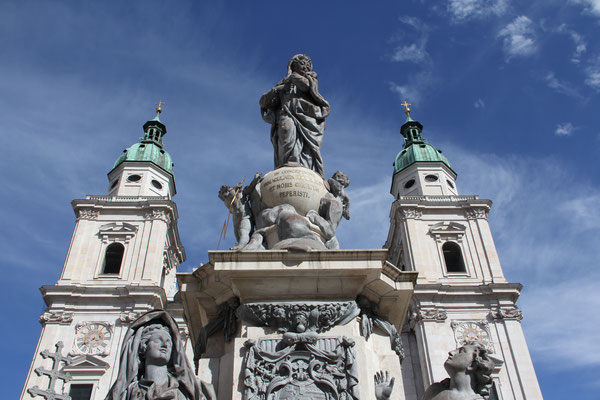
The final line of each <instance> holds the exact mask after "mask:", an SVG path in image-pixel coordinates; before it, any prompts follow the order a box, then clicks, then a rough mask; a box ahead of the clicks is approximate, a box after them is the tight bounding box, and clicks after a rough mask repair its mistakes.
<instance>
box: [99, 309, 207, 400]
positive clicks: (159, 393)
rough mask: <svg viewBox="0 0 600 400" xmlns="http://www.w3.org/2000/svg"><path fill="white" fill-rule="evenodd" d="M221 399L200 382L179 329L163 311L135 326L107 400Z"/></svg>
mask: <svg viewBox="0 0 600 400" xmlns="http://www.w3.org/2000/svg"><path fill="white" fill-rule="evenodd" d="M163 399H171V400H217V396H216V394H215V392H214V390H213V388H212V386H211V385H209V384H206V383H204V382H201V381H199V380H198V379H197V378H196V376H195V374H194V371H193V369H192V367H191V365H190V363H189V362H188V360H187V358H186V356H185V350H184V346H183V343H182V342H181V339H179V329H178V328H177V324H176V323H175V321H174V320H173V318H172V317H171V316H170V315H169V314H168V313H167V312H166V311H163V310H156V311H150V312H148V313H146V314H144V315H142V316H141V317H139V318H138V319H136V320H135V321H133V323H132V324H131V326H130V328H129V330H128V331H127V334H126V335H125V340H124V342H123V349H122V351H121V360H120V364H119V374H118V376H117V379H116V380H115V382H114V384H113V386H112V387H111V388H110V391H109V392H108V394H107V396H106V399H105V400H163Z"/></svg>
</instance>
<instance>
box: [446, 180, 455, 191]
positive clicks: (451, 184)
mask: <svg viewBox="0 0 600 400" xmlns="http://www.w3.org/2000/svg"><path fill="white" fill-rule="evenodd" d="M446 183H447V184H448V186H450V187H451V188H452V189H454V184H453V183H452V182H450V181H449V180H446Z"/></svg>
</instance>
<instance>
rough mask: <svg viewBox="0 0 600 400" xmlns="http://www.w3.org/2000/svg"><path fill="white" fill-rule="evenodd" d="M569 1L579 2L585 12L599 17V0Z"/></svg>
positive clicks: (572, 0)
mask: <svg viewBox="0 0 600 400" xmlns="http://www.w3.org/2000/svg"><path fill="white" fill-rule="evenodd" d="M569 2H570V3H574V4H581V5H583V6H584V10H585V12H587V13H589V14H592V15H595V16H598V17H600V0H570V1H569Z"/></svg>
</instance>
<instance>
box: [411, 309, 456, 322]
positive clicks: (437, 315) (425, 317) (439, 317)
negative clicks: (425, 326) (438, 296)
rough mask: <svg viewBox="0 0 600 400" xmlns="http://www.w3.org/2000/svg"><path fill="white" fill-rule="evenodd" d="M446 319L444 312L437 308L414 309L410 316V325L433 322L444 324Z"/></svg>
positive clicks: (446, 315)
mask: <svg viewBox="0 0 600 400" xmlns="http://www.w3.org/2000/svg"><path fill="white" fill-rule="evenodd" d="M447 318H448V314H447V313H446V310H441V309H439V308H428V309H422V308H419V309H416V310H413V312H412V313H411V315H410V322H411V324H415V323H417V322H419V321H434V322H444V321H445V320H446V319H447Z"/></svg>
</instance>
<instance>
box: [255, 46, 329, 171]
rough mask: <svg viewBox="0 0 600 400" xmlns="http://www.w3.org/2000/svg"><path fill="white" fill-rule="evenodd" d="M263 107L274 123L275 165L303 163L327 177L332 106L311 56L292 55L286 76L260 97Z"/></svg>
mask: <svg viewBox="0 0 600 400" xmlns="http://www.w3.org/2000/svg"><path fill="white" fill-rule="evenodd" d="M260 110H261V114H262V116H263V119H264V120H265V121H266V122H268V123H269V124H271V125H272V127H271V142H272V143H273V149H274V152H275V168H277V167H279V166H282V165H301V166H303V167H306V168H308V169H311V170H313V171H315V172H317V173H318V174H320V175H321V176H322V177H325V172H324V169H323V159H322V158H321V143H322V142H323V132H324V131H325V118H326V117H327V116H328V115H329V110H330V108H329V103H327V101H325V99H324V98H323V96H321V95H320V94H319V88H318V82H317V74H316V72H314V71H313V70H312V63H311V61H310V58H309V57H308V56H306V55H304V54H297V55H295V56H294V57H292V59H291V60H290V62H289V63H288V68H287V74H286V76H285V78H283V79H282V80H281V81H280V82H279V83H277V84H276V85H275V87H273V89H271V90H270V91H269V92H267V93H265V94H264V95H263V96H262V97H261V98H260Z"/></svg>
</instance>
